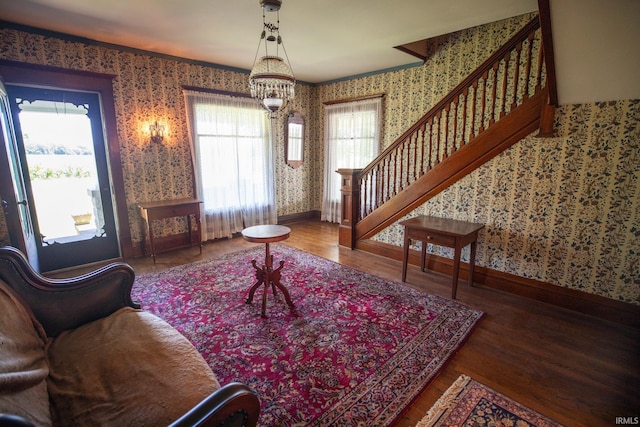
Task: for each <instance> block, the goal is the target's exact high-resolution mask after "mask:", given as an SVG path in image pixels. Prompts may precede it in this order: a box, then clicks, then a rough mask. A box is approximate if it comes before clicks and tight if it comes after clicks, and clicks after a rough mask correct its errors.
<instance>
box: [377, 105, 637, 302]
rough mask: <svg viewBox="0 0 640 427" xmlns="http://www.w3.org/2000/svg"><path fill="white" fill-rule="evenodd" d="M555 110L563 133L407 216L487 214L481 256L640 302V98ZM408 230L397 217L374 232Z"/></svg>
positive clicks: (394, 240)
mask: <svg viewBox="0 0 640 427" xmlns="http://www.w3.org/2000/svg"><path fill="white" fill-rule="evenodd" d="M556 117H557V119H556V125H555V127H556V131H557V137H555V138H548V139H546V138H545V139H540V138H536V137H535V135H530V136H529V137H527V138H525V139H524V140H522V141H520V142H519V143H517V144H515V145H514V146H513V147H511V148H510V149H508V150H506V151H505V152H503V153H502V154H500V155H499V156H498V157H496V158H494V159H493V160H491V161H490V162H488V163H487V164H485V165H483V166H482V167H480V168H479V169H477V170H475V171H474V172H472V173H471V174H470V175H467V176H466V177H465V178H464V179H462V180H461V181H459V182H458V183H456V184H454V185H453V186H451V187H449V188H448V189H446V190H445V191H443V192H442V193H440V194H439V195H438V196H436V197H435V198H433V199H431V200H429V201H428V202H427V203H426V204H424V205H423V206H422V207H420V208H418V209H416V210H415V211H414V212H412V213H411V214H410V215H408V216H407V218H408V217H411V216H415V215H433V216H439V217H448V218H454V219H459V220H463V221H471V222H479V223H483V224H485V228H484V229H482V230H481V232H480V234H479V238H478V252H477V255H476V265H480V266H483V267H488V268H491V269H494V270H498V271H503V272H507V273H511V274H514V275H517V276H521V277H527V278H532V279H536V280H540V281H543V282H547V283H551V284H554V285H558V286H562V287H565V288H570V289H577V290H581V291H585V292H588V293H593V294H597V295H600V296H604V297H608V298H612V299H616V300H620V301H625V302H629V303H633V304H640V100H633V101H629V100H625V101H617V102H610V103H597V104H585V105H568V106H562V107H561V108H560V109H559V111H558V112H557V116H556ZM404 219H406V218H403V220H404ZM403 235H404V234H403V230H402V226H400V225H398V224H394V225H393V226H391V227H389V228H387V229H386V230H384V231H383V232H382V233H380V234H378V235H377V236H376V237H375V239H376V240H380V241H384V242H387V243H391V244H394V245H397V246H402V244H403ZM428 251H429V252H430V253H435V254H437V255H441V256H446V257H448V258H452V257H453V251H452V250H450V249H447V248H441V247H437V246H429V247H428ZM468 252H469V250H468V248H467V249H466V250H465V251H463V260H465V261H468V259H469V253H468Z"/></svg>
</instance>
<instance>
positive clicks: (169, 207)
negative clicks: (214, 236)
mask: <svg viewBox="0 0 640 427" xmlns="http://www.w3.org/2000/svg"><path fill="white" fill-rule="evenodd" d="M201 203H202V201H200V200H198V199H191V198H188V199H176V200H162V201H158V202H145V203H140V204H138V209H139V211H140V217H141V218H142V219H143V221H144V224H143V225H142V253H143V254H145V255H146V242H147V237H146V234H148V235H149V246H150V247H151V257H152V258H153V263H154V264H155V262H156V247H155V244H154V235H153V221H154V220H157V219H163V218H173V217H177V216H186V217H187V228H188V230H189V245H190V246H193V244H194V241H193V230H192V229H191V215H193V216H194V218H195V221H196V226H197V228H198V234H199V237H198V242H197V243H198V245H199V246H200V254H202V233H201V232H200V204H201Z"/></svg>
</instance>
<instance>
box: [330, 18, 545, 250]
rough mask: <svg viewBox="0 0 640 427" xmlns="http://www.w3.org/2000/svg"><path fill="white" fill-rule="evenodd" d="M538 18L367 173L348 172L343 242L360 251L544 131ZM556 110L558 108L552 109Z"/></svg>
mask: <svg viewBox="0 0 640 427" xmlns="http://www.w3.org/2000/svg"><path fill="white" fill-rule="evenodd" d="M542 44H543V43H542V35H541V31H540V21H539V20H538V18H535V19H534V20H532V21H531V22H530V23H528V24H527V25H526V26H525V27H524V28H522V30H520V31H519V32H518V33H517V34H515V35H514V36H513V37H512V38H511V40H509V41H508V42H507V43H506V44H505V45H504V46H502V47H501V48H500V49H499V50H498V51H496V52H495V53H494V54H493V55H492V56H491V57H489V58H488V59H487V60H486V61H485V62H484V63H483V64H482V65H481V66H480V67H478V68H477V69H476V70H475V71H474V72H473V73H471V74H470V75H469V76H468V77H467V78H466V79H465V80H464V81H462V82H461V83H460V84H459V85H458V86H456V88H455V89H453V90H452V91H451V92H450V93H449V94H448V95H447V96H446V97H445V98H443V99H442V100H441V101H440V102H439V103H438V104H436V105H435V106H434V107H433V108H432V109H431V110H429V111H428V112H427V113H426V114H425V115H424V116H423V117H422V118H421V119H420V120H419V121H418V122H416V123H415V124H414V125H413V126H412V127H411V128H410V129H408V130H407V131H406V132H405V133H404V134H403V135H401V136H400V137H399V138H398V139H397V140H396V141H395V142H394V143H393V144H391V145H390V146H389V147H387V148H386V149H385V150H384V151H383V152H382V153H381V154H380V155H379V156H378V157H377V158H376V159H374V160H373V161H372V162H371V163H370V164H369V165H368V166H367V167H365V168H364V169H360V170H356V169H341V170H338V173H340V174H341V176H342V199H341V209H342V221H341V224H340V233H339V243H340V245H341V246H348V247H351V248H354V247H356V245H357V242H358V241H361V240H363V239H368V238H370V237H372V236H374V235H375V234H377V233H378V232H380V231H382V230H383V229H384V228H386V227H388V226H389V225H391V224H393V223H394V222H396V221H398V220H399V219H400V218H402V217H403V216H405V215H406V214H408V213H410V212H411V211H412V210H414V209H416V208H417V207H419V206H420V205H422V204H424V203H425V202H426V201H427V200H429V199H430V198H432V197H434V196H436V195H437V194H438V193H440V192H441V191H443V190H444V189H446V188H447V187H448V186H450V185H452V184H454V183H455V182H457V181H458V180H460V179H461V178H463V177H464V176H465V175H467V174H469V173H470V172H472V171H473V170H475V169H476V168H478V167H479V166H481V165H482V164H484V163H486V162H487V161H489V160H491V159H492V158H494V157H495V156H497V155H498V154H500V153H501V152H502V151H504V150H505V149H507V148H509V147H510V146H512V145H513V144H515V143H516V142H518V141H519V140H521V139H522V138H524V137H526V136H527V135H529V134H531V133H532V132H534V131H535V130H536V129H539V128H540V126H541V124H540V123H541V118H542V119H544V120H546V121H547V124H546V125H545V126H544V127H545V128H547V127H549V125H548V121H549V120H551V122H552V120H553V114H552V113H551V114H549V112H548V111H549V107H548V105H549V93H548V90H547V87H548V86H549V85H547V84H546V81H547V77H548V75H549V74H550V73H548V72H547V69H546V68H547V67H546V66H545V55H544V52H543V50H544V49H543V45H542ZM551 111H553V110H551Z"/></svg>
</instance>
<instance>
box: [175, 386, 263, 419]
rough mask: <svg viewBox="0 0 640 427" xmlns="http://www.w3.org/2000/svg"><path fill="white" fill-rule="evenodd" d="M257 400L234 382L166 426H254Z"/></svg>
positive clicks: (258, 407)
mask: <svg viewBox="0 0 640 427" xmlns="http://www.w3.org/2000/svg"><path fill="white" fill-rule="evenodd" d="M259 414H260V399H258V395H257V394H256V392H255V391H253V390H252V389H251V388H249V386H247V385H245V384H242V383H238V382H233V383H229V384H226V385H224V386H223V387H221V388H219V389H218V390H216V391H215V392H213V393H211V394H210V395H209V396H208V397H206V398H205V399H204V400H203V401H202V402H200V403H199V404H198V405H196V406H195V407H193V408H192V409H191V410H189V412H187V413H186V414H184V415H183V416H182V417H180V418H178V419H177V420H176V421H175V422H173V423H172V424H171V425H170V426H169V427H191V426H207V427H213V426H222V425H224V426H225V427H227V426H238V427H245V426H246V427H255V426H256V425H257V423H258V415H259Z"/></svg>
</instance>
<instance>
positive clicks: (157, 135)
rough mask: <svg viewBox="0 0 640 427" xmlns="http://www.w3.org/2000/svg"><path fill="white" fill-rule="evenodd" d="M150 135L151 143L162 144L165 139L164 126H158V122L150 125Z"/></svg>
mask: <svg viewBox="0 0 640 427" xmlns="http://www.w3.org/2000/svg"><path fill="white" fill-rule="evenodd" d="M149 133H150V134H151V142H155V143H156V144H161V143H162V140H163V139H164V125H160V124H158V121H157V120H156V122H155V123H154V124H152V125H149Z"/></svg>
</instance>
